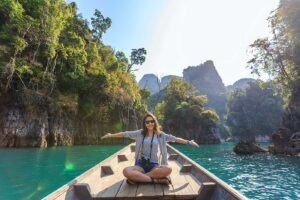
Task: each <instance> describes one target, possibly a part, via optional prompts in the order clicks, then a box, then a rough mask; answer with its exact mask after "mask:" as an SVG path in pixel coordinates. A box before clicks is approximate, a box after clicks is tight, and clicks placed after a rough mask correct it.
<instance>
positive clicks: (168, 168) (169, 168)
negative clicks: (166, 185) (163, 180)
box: [166, 166, 172, 176]
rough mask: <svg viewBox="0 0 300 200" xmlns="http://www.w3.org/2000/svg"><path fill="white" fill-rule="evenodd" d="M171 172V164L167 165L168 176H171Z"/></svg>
mask: <svg viewBox="0 0 300 200" xmlns="http://www.w3.org/2000/svg"><path fill="white" fill-rule="evenodd" d="M171 172H172V168H171V167H169V166H167V167H166V174H167V176H169V175H170V174H171Z"/></svg>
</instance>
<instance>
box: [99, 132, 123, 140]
mask: <svg viewBox="0 0 300 200" xmlns="http://www.w3.org/2000/svg"><path fill="white" fill-rule="evenodd" d="M121 137H125V134H124V132H119V133H114V134H111V133H106V134H105V135H104V136H102V137H101V140H103V139H105V138H121Z"/></svg>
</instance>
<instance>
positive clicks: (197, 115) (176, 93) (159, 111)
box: [155, 79, 220, 143]
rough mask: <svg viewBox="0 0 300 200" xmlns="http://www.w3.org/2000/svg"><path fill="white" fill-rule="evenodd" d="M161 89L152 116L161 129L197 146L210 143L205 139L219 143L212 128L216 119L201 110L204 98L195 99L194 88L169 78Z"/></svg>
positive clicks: (214, 114) (208, 111)
mask: <svg viewBox="0 0 300 200" xmlns="http://www.w3.org/2000/svg"><path fill="white" fill-rule="evenodd" d="M164 90H165V97H164V101H163V102H161V103H158V104H157V105H156V107H155V114H156V115H157V117H158V119H159V120H160V121H161V122H162V125H163V128H164V129H165V130H167V131H169V132H171V133H173V134H176V135H180V136H182V137H188V138H191V139H192V138H193V139H195V140H196V141H198V142H199V143H210V142H212V141H210V142H209V138H213V143H218V142H219V140H218V138H216V137H215V136H214V135H213V131H212V129H213V128H214V127H215V126H216V124H217V123H218V122H219V121H220V119H219V116H218V115H217V114H216V112H215V111H213V110H210V109H205V107H204V105H205V104H206V103H207V98H206V96H197V95H196V94H197V91H196V89H195V88H194V87H193V86H192V85H190V84H188V83H186V82H185V81H182V80H180V79H172V80H171V81H170V83H169V85H168V86H167V87H166V88H165V89H164Z"/></svg>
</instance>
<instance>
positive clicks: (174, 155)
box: [169, 153, 178, 160]
mask: <svg viewBox="0 0 300 200" xmlns="http://www.w3.org/2000/svg"><path fill="white" fill-rule="evenodd" d="M177 158H178V154H176V153H172V154H170V156H169V160H177Z"/></svg>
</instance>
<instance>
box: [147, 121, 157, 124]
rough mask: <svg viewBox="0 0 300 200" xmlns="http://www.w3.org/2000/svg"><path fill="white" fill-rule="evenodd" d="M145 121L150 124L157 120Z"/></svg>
mask: <svg viewBox="0 0 300 200" xmlns="http://www.w3.org/2000/svg"><path fill="white" fill-rule="evenodd" d="M145 123H146V124H150V123H152V124H154V123H155V121H154V120H147V121H145Z"/></svg>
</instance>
